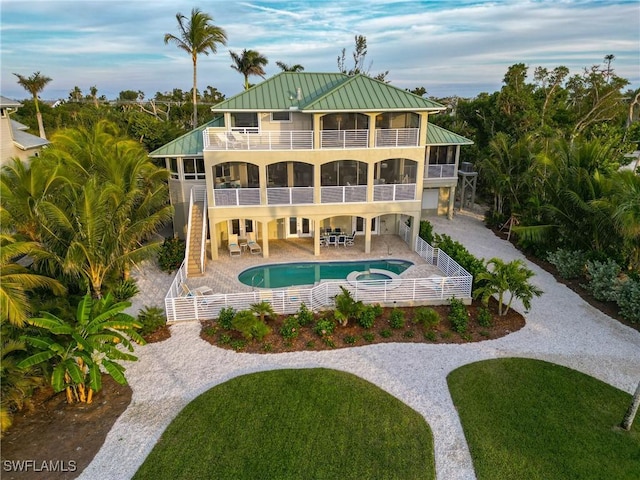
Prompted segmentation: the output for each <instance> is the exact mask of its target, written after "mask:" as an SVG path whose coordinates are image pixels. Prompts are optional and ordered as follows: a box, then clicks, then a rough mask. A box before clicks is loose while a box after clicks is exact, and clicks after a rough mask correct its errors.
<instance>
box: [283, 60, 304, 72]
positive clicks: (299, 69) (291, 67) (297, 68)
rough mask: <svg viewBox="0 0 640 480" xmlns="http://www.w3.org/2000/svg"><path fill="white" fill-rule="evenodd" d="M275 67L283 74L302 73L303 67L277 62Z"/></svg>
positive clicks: (297, 64)
mask: <svg viewBox="0 0 640 480" xmlns="http://www.w3.org/2000/svg"><path fill="white" fill-rule="evenodd" d="M276 65H277V66H278V67H279V68H280V70H282V71H283V72H302V71H304V67H303V66H302V65H300V64H299V63H296V64H295V65H287V64H286V63H284V62H281V61H277V62H276Z"/></svg>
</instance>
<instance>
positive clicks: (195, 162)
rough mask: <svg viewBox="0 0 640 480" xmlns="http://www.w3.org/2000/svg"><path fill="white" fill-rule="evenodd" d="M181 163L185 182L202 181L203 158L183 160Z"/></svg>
mask: <svg viewBox="0 0 640 480" xmlns="http://www.w3.org/2000/svg"><path fill="white" fill-rule="evenodd" d="M183 162H184V179H185V180H204V178H205V177H204V159H203V158H185V159H184V160H183Z"/></svg>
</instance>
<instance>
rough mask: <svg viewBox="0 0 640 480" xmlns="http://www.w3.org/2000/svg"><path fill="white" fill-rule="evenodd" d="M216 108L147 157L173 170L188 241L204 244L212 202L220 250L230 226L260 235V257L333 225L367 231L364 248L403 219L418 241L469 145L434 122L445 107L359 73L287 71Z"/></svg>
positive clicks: (445, 204)
mask: <svg viewBox="0 0 640 480" xmlns="http://www.w3.org/2000/svg"><path fill="white" fill-rule="evenodd" d="M212 110H213V112H214V113H219V114H220V115H219V116H218V117H216V118H215V119H214V120H212V121H211V122H209V123H207V124H206V125H202V126H201V127H199V128H198V129H197V130H194V131H193V132H190V133H188V134H186V135H183V136H182V137H180V138H178V139H176V140H174V141H173V142H170V143H169V144H167V145H165V146H163V147H161V148H159V149H157V150H155V151H154V152H152V153H151V154H150V156H151V157H153V158H156V159H164V161H165V164H166V167H167V168H168V169H169V170H170V172H171V179H170V181H169V186H170V195H171V203H172V204H173V205H174V207H175V218H174V228H175V231H176V234H178V235H179V236H181V237H183V236H184V237H187V238H188V243H190V244H191V245H192V247H191V248H192V249H193V248H196V249H199V250H201V251H204V249H203V248H202V245H204V243H203V242H202V241H201V240H199V239H197V238H196V237H202V236H203V234H202V233H200V232H203V231H205V229H203V228H202V227H201V226H200V225H201V224H200V223H198V219H197V217H198V215H199V213H198V212H199V211H200V210H201V209H206V217H207V219H208V228H209V231H210V234H209V235H208V239H209V240H210V243H211V255H212V257H213V258H217V256H218V248H220V247H224V248H225V249H226V242H227V240H228V238H229V235H230V234H237V235H238V236H239V237H240V238H243V237H246V236H247V234H248V233H253V234H254V235H255V236H256V237H257V238H258V240H259V241H260V242H261V243H262V254H263V256H265V257H268V256H269V241H270V240H272V239H287V238H296V237H312V238H313V239H314V252H315V254H316V255H318V254H319V253H320V235H321V230H322V229H325V228H329V227H331V228H334V229H335V228H336V227H339V228H341V229H342V230H343V231H345V232H347V233H351V232H353V231H355V232H356V233H357V234H359V235H363V236H364V239H365V241H364V249H365V252H367V253H368V252H369V250H370V246H371V236H372V235H376V234H386V233H389V234H392V233H398V228H399V224H400V222H408V223H410V224H411V225H412V230H411V241H412V242H413V240H415V237H416V236H417V234H418V225H419V221H420V219H421V217H422V216H423V214H424V213H426V212H438V213H441V214H448V215H452V213H453V199H454V195H455V188H456V184H457V182H458V164H459V160H460V146H461V145H469V144H472V143H473V142H472V141H470V140H468V139H466V138H464V137H462V136H460V135H457V134H455V133H453V132H450V131H447V130H445V129H443V128H441V127H438V126H436V125H433V124H431V123H429V116H430V115H434V114H437V113H439V112H441V111H444V110H445V107H444V106H443V105H440V104H438V103H436V102H434V101H432V100H428V99H425V98H422V97H419V96H417V95H414V94H411V93H409V92H406V91H404V90H401V89H398V88H396V87H393V86H391V85H388V84H385V83H382V82H379V81H377V80H374V79H372V78H369V77H367V76H364V75H355V76H347V75H344V74H340V73H307V72H299V73H293V72H282V73H280V74H278V75H275V76H274V77H271V78H269V79H268V80H266V81H264V82H262V83H260V84H258V85H256V86H254V87H252V88H250V89H249V90H247V91H244V92H242V93H240V94H238V95H236V96H234V97H232V98H229V99H227V100H225V101H223V102H222V103H219V104H217V105H216V106H214V107H213V108H212ZM190 205H193V207H191V208H190ZM189 212H191V214H190V213H189ZM190 215H191V217H192V222H191V231H192V232H194V233H193V234H192V235H188V234H187V230H188V227H187V225H188V224H189V216H190ZM204 226H205V227H206V226H207V224H206V223H205V225H204ZM196 231H197V232H198V234H197V235H196V233H195V232H196ZM193 245H196V246H195V247H194V246H193ZM202 260H203V259H202V258H200V261H201V263H202ZM190 270H191V269H190Z"/></svg>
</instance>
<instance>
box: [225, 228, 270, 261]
mask: <svg viewBox="0 0 640 480" xmlns="http://www.w3.org/2000/svg"><path fill="white" fill-rule="evenodd" d="M228 249H229V256H231V257H240V256H242V252H245V251H247V250H249V253H251V254H252V255H258V254H260V253H262V247H261V246H260V244H259V243H258V242H256V236H255V233H253V232H248V233H247V236H246V238H238V235H237V234H235V233H231V234H229V241H228Z"/></svg>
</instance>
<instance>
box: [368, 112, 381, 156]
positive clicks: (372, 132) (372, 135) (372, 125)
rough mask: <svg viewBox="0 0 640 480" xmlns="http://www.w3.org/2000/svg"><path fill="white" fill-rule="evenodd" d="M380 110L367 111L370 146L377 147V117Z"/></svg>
mask: <svg viewBox="0 0 640 480" xmlns="http://www.w3.org/2000/svg"><path fill="white" fill-rule="evenodd" d="M378 115H379V112H374V113H367V117H369V142H368V143H369V148H376V117H377V116H378Z"/></svg>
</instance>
